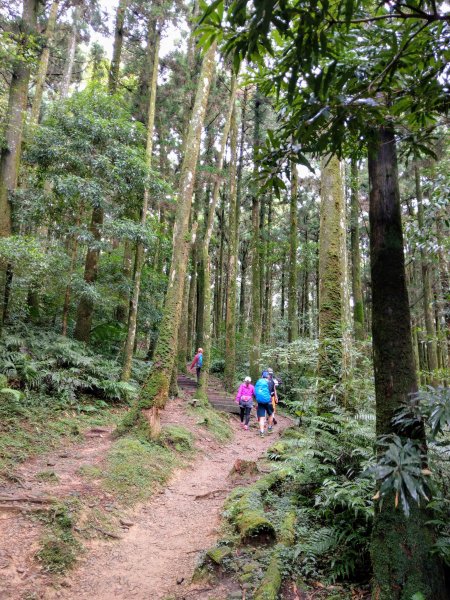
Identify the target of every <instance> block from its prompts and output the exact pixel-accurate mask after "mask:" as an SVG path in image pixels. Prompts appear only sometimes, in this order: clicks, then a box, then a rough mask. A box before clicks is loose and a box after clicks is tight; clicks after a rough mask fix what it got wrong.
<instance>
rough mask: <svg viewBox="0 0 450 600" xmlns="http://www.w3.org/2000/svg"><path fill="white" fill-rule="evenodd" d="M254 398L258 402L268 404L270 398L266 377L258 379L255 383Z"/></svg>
mask: <svg viewBox="0 0 450 600" xmlns="http://www.w3.org/2000/svg"><path fill="white" fill-rule="evenodd" d="M255 398H256V401H257V402H258V404H269V402H270V400H271V398H270V391H269V382H268V381H267V379H264V378H262V379H258V381H257V382H256V383H255Z"/></svg>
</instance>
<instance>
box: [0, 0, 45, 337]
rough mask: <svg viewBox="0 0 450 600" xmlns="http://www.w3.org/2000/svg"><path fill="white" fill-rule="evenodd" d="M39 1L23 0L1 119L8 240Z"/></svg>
mask: <svg viewBox="0 0 450 600" xmlns="http://www.w3.org/2000/svg"><path fill="white" fill-rule="evenodd" d="M39 4H40V1H39V0H23V4H22V19H21V23H20V31H21V41H20V44H19V47H18V48H17V52H18V58H17V59H16V60H14V62H13V70H12V75H11V83H10V86H9V96H8V107H7V109H6V114H5V116H4V120H3V122H4V127H3V128H2V129H3V136H4V140H3V141H2V145H1V149H0V237H8V236H10V235H11V233H12V230H13V225H12V213H11V203H10V200H11V198H10V196H11V193H13V192H14V191H15V190H16V189H17V181H18V176H19V167H20V157H21V150H22V136H23V124H24V118H25V111H26V107H27V95H28V83H29V80H30V69H31V60H30V58H29V57H28V59H27V60H25V56H24V57H21V56H20V54H21V53H22V52H23V53H24V54H25V55H26V54H27V53H28V52H32V45H30V41H31V42H32V41H33V40H34V39H35V38H36V36H37V31H36V26H37V13H38V8H39ZM12 276H13V273H12V268H11V266H10V265H4V266H1V267H0V281H1V286H2V287H1V288H0V289H1V290H2V292H3V293H2V294H1V298H2V303H1V304H2V316H1V318H0V328H1V324H2V323H3V321H4V320H5V318H6V315H7V312H8V304H9V290H10V288H11V281H12Z"/></svg>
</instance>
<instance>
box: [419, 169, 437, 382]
mask: <svg viewBox="0 0 450 600" xmlns="http://www.w3.org/2000/svg"><path fill="white" fill-rule="evenodd" d="M414 176H415V183H416V198H417V221H418V224H419V230H420V232H423V229H424V218H423V198H422V186H421V185H420V172H419V166H418V164H417V162H416V163H415V165H414ZM420 263H421V270H422V292H423V314H424V317H425V329H426V332H427V355H428V369H429V376H430V382H431V384H432V385H434V386H436V385H437V384H438V380H437V377H436V373H437V369H438V358H437V343H436V327H435V324H434V316H433V307H432V303H433V292H432V288H431V272H432V271H431V268H432V267H431V265H430V263H429V261H428V259H427V256H426V253H425V251H424V250H423V249H421V250H420Z"/></svg>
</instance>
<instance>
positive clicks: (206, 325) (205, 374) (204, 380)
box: [198, 75, 237, 400]
mask: <svg viewBox="0 0 450 600" xmlns="http://www.w3.org/2000/svg"><path fill="white" fill-rule="evenodd" d="M236 89H237V80H236V76H235V75H233V76H232V81H231V92H230V99H229V101H228V108H227V115H226V118H225V124H224V126H223V130H222V139H221V142H220V150H219V154H218V156H217V161H216V170H217V176H216V180H215V182H214V188H213V194H212V198H211V201H210V203H209V211H208V220H207V222H206V229H205V237H204V239H203V247H202V262H203V277H204V281H203V288H204V289H203V299H204V300H203V302H204V306H203V331H204V333H203V344H202V345H203V368H202V370H201V375H200V385H199V390H198V397H199V398H200V399H201V400H207V398H208V396H207V388H208V378H209V369H210V366H211V260H210V256H209V245H210V242H211V236H212V232H213V227H214V214H215V212H216V204H217V200H218V198H219V192H220V187H221V185H222V176H221V174H222V169H223V161H224V157H225V151H226V148H227V140H228V134H229V132H230V126H231V120H232V114H233V108H234V102H235V98H236ZM219 298H220V297H219Z"/></svg>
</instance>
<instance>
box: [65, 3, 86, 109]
mask: <svg viewBox="0 0 450 600" xmlns="http://www.w3.org/2000/svg"><path fill="white" fill-rule="evenodd" d="M80 17H81V4H78V5H77V6H75V8H74V9H73V19H72V31H71V32H70V37H69V41H68V44H67V58H66V63H65V65H64V73H63V77H62V81H61V92H60V96H61V98H63V99H64V98H67V96H68V95H69V89H70V84H71V83H72V73H73V66H74V64H75V53H76V51H77V41H78V29H79V26H80Z"/></svg>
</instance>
